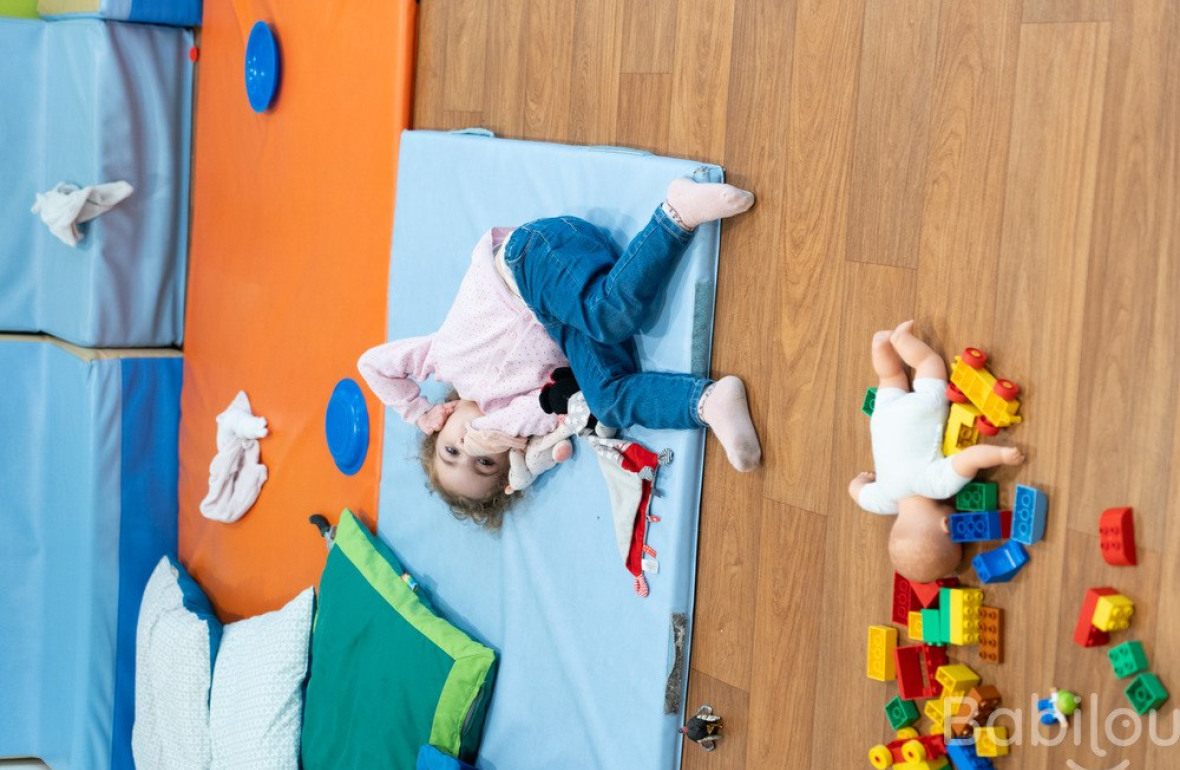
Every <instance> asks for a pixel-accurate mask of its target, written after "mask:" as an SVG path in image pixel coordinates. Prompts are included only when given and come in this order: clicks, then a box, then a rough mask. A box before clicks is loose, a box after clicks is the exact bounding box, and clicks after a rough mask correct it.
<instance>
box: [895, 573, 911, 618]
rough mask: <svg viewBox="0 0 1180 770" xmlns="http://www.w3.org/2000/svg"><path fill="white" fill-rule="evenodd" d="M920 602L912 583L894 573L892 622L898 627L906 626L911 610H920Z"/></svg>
mask: <svg viewBox="0 0 1180 770" xmlns="http://www.w3.org/2000/svg"><path fill="white" fill-rule="evenodd" d="M917 604H918V601H917V598H916V597H915V596H914V589H913V588H912V587H911V585H910V581H908V580H906V579H905V578H904V577H902V576H901V575H899V574H898V573H896V572H894V573H893V615H892V618H891V619H892V620H893V622H894V623H897V624H898V625H905V624H906V621H907V620H908V619H909V614H910V610H911V609H915V610H916V609H918V607H917Z"/></svg>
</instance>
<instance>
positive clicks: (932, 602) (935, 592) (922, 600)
mask: <svg viewBox="0 0 1180 770" xmlns="http://www.w3.org/2000/svg"><path fill="white" fill-rule="evenodd" d="M958 585H959V579H958V578H956V577H946V578H939V579H938V580H935V581H933V582H931V583H910V587H911V588H913V590H914V596H915V597H917V599H918V603H919V604H921V605H922V606H923V607H924V608H926V609H932V608H934V607H939V606H940V605H939V592H941V591H942V589H944V588H957V587H958Z"/></svg>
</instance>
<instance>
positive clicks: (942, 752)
mask: <svg viewBox="0 0 1180 770" xmlns="http://www.w3.org/2000/svg"><path fill="white" fill-rule="evenodd" d="M910 741H918V742H919V743H921V744H922V745H923V746H925V747H926V759H928V760H931V761H934V760H938V759H941V758H943V757H945V756H946V739H945V738H944V737H942V736H941V735H919V736H918V737H917V738H898V739H897V740H895V741H890V742H889V743H888V744H887V746H886V748H888V749H889V753H890V754H892V755H893V761H894V763H901V762H905V761H906V760H905V756H904V755H902V753H901V747H902V746H904V745H906V744H907V743H909V742H910Z"/></svg>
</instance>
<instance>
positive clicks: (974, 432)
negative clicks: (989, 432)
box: [942, 404, 982, 457]
mask: <svg viewBox="0 0 1180 770" xmlns="http://www.w3.org/2000/svg"><path fill="white" fill-rule="evenodd" d="M981 416H982V415H981V413H980V411H979V410H978V409H976V408H975V407H973V406H971V404H951V409H950V413H949V414H948V415H947V421H946V431H945V432H944V433H943V434H942V453H943V454H944V455H946V456H947V457H950V456H951V455H953V454H955V453H957V452H962V451H963V450H964V449H966V448H967V447H971V446H975V445H976V444H978V443H979V428H977V427H975V424H976V422H978V421H979V418H980V417H981Z"/></svg>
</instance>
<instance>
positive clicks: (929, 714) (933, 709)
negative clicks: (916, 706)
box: [922, 698, 944, 735]
mask: <svg viewBox="0 0 1180 770" xmlns="http://www.w3.org/2000/svg"><path fill="white" fill-rule="evenodd" d="M922 711H923V713H925V714H926V718H927V719H929V720H930V734H931V735H940V734H941V733H942V731H943V726H944V723H943V718H944V712H943V702H942V698H931V699H930V700H928V701H926V705H925V706H924V707H923V708H922Z"/></svg>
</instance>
